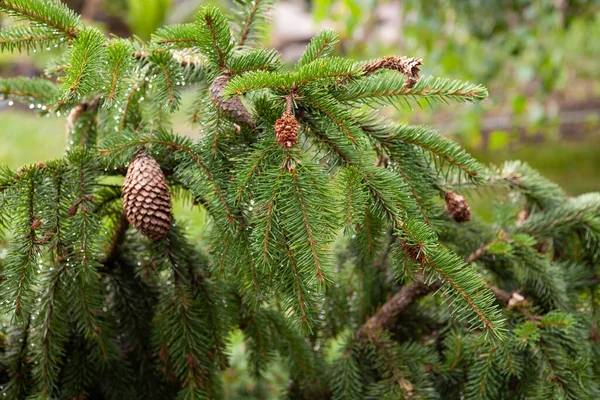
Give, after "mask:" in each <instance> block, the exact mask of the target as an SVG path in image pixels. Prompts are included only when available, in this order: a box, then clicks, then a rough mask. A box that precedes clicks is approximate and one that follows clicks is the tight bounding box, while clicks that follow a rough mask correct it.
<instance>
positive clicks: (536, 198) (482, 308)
mask: <svg viewBox="0 0 600 400" xmlns="http://www.w3.org/2000/svg"><path fill="white" fill-rule="evenodd" d="M270 5H271V3H270V2H269V1H265V0H253V1H242V0H240V1H237V2H236V7H237V8H236V9H235V10H234V12H232V13H231V15H225V14H224V13H223V12H222V11H220V10H219V9H218V8H215V7H205V8H202V9H201V10H200V11H199V13H198V14H197V15H196V17H195V18H194V21H193V22H191V23H188V24H181V25H173V26H167V27H163V28H160V29H159V30H158V31H157V32H156V33H155V34H154V35H153V36H152V39H151V40H150V41H148V42H140V41H139V40H137V39H117V38H112V37H107V36H106V35H104V34H103V33H102V32H100V31H99V30H98V29H96V28H93V27H89V26H86V25H84V24H82V23H81V22H80V19H79V16H77V15H76V14H75V13H73V12H72V11H70V10H69V9H68V8H67V7H65V6H64V5H63V4H62V3H60V2H59V1H58V0H0V11H2V12H5V13H7V14H8V15H9V16H11V17H14V18H15V19H16V20H19V21H20V20H22V21H25V22H24V23H23V24H22V25H21V24H16V25H14V26H11V27H9V28H5V29H2V30H0V49H1V50H5V51H6V50H8V51H25V52H29V51H36V50H40V49H43V48H46V47H49V46H57V47H58V46H63V47H64V52H63V54H62V55H61V56H60V57H59V58H58V59H57V60H55V61H54V62H52V64H51V65H50V66H49V67H48V68H47V70H46V71H45V72H46V73H45V77H42V78H33V79H28V78H2V79H0V94H2V95H3V96H4V98H8V99H10V100H11V101H15V102H22V103H24V104H27V105H33V107H31V108H35V109H37V110H38V111H39V112H40V113H41V114H46V115H48V114H51V115H57V116H61V115H62V116H67V123H66V125H67V130H68V135H69V142H70V145H69V148H68V149H67V151H66V154H65V155H64V157H61V158H59V159H57V160H52V161H48V162H45V163H39V164H33V165H26V166H24V167H22V168H20V169H19V170H18V171H12V170H9V169H6V168H4V169H1V170H0V226H1V227H2V228H3V230H4V233H5V234H6V236H7V238H8V242H9V246H8V248H7V249H6V253H2V254H6V256H5V257H4V256H3V258H2V259H0V274H1V275H0V278H1V289H2V290H1V291H0V308H1V311H2V314H3V315H4V319H5V321H7V324H5V326H4V327H3V328H2V337H1V341H0V343H1V349H0V350H1V351H0V353H1V354H0V390H1V392H2V395H3V396H4V398H7V399H25V398H28V399H29V398H32V399H33V398H35V399H38V398H39V399H59V398H61V399H62V398H68V399H74V398H77V399H81V398H106V399H124V398H126V399H136V398H140V399H202V398H206V399H219V398H222V397H223V396H224V390H223V386H222V382H223V380H222V378H221V376H222V374H223V373H224V372H223V371H226V370H227V369H228V368H229V354H228V348H229V347H228V340H229V338H230V334H231V332H232V331H236V330H237V331H240V332H241V333H242V334H243V336H244V339H245V343H246V349H247V351H246V356H247V358H248V362H249V365H250V369H251V372H252V374H253V376H254V377H255V379H256V381H257V382H260V381H261V379H262V377H263V376H264V374H265V372H266V371H267V370H268V368H269V367H270V366H271V365H272V363H273V362H275V361H276V360H284V365H285V366H286V368H287V369H288V372H289V376H290V382H289V385H287V387H286V390H285V393H282V396H283V397H285V398H290V399H439V398H443V399H524V398H532V399H538V398H539V399H546V398H554V399H563V398H564V399H597V398H599V397H600V384H599V382H600V362H599V360H600V358H599V357H598V355H599V354H600V346H599V345H598V343H600V332H599V331H598V317H599V313H598V308H599V307H600V293H599V292H598V290H599V289H600V287H599V285H598V283H599V282H600V279H599V278H598V271H597V268H598V263H599V262H600V194H597V193H595V194H587V195H582V196H579V197H576V198H569V197H567V196H566V195H565V193H564V192H563V191H562V190H561V189H560V188H559V187H558V186H557V185H555V184H554V183H552V182H549V181H548V180H546V179H544V178H543V177H542V176H540V175H539V174H538V173H537V172H536V171H534V170H532V169H531V168H530V167H529V166H527V165H526V164H523V163H507V164H505V165H503V166H501V167H486V166H483V165H481V164H480V163H479V162H478V161H477V160H475V159H474V158H473V157H471V156H470V155H469V154H468V153H467V152H465V151H464V150H463V149H462V148H461V147H460V146H459V145H457V144H456V143H454V142H452V141H451V140H449V139H447V138H445V137H444V136H442V135H441V134H439V133H438V132H436V131H435V130H433V129H430V128H428V127H425V126H410V125H404V124H398V123H395V122H393V121H390V120H388V119H386V118H385V117H384V116H383V115H382V114H381V113H379V112H378V111H377V109H376V107H375V106H378V105H392V106H396V107H400V106H402V105H404V104H409V105H410V104H412V103H415V102H418V103H419V104H421V103H422V102H452V101H458V102H476V101H480V100H482V99H484V98H485V97H486V96H487V90H486V89H485V88H484V87H483V86H480V85H476V84H471V83H465V82H459V81H452V80H448V79H443V78H435V77H420V76H419V74H420V70H419V67H420V66H421V63H422V60H420V59H418V58H409V57H405V56H403V57H398V56H393V57H387V58H385V59H381V60H372V61H367V62H358V61H354V60H350V59H345V58H339V57H336V56H333V55H332V54H333V53H334V51H335V46H336V43H337V40H338V38H337V35H336V34H335V32H333V31H330V30H325V31H323V32H321V33H319V34H318V35H317V36H315V37H314V38H313V39H312V40H311V41H310V43H309V44H308V46H307V48H306V50H305V52H304V54H303V55H302V56H301V58H300V59H299V61H298V62H297V63H296V64H295V65H290V66H287V67H284V66H283V63H282V62H281V61H280V57H279V54H278V53H277V52H276V51H274V50H266V49H263V48H261V47H258V45H257V43H259V42H260V37H261V34H262V33H263V31H264V27H265V20H264V18H265V16H266V15H267V12H268V9H269V7H270ZM424 64H425V65H426V64H427V60H425V61H424ZM184 88H191V90H193V91H194V93H196V99H195V100H194V101H193V103H192V104H190V105H186V107H189V115H190V123H192V124H194V125H196V126H197V127H198V129H199V131H200V134H201V135H200V138H199V139H197V140H194V139H191V138H189V137H185V136H180V135H177V134H176V133H174V132H173V130H172V127H171V124H170V116H171V114H172V113H173V112H174V111H175V110H177V109H179V108H180V107H182V106H183V104H182V91H183V90H184ZM140 152H145V154H146V157H151V158H153V159H155V160H156V161H157V163H158V164H157V165H160V168H161V169H162V171H163V173H164V176H165V178H164V179H165V180H166V182H168V186H169V188H170V191H171V193H172V195H173V196H174V198H176V199H178V198H179V199H181V198H183V199H192V202H191V203H193V207H200V208H202V209H203V210H205V211H206V214H207V216H208V217H207V221H206V223H205V226H204V232H205V235H203V236H202V237H201V238H196V237H188V235H186V233H185V226H184V224H183V223H181V221H179V220H178V215H177V214H176V213H175V214H174V216H173V222H172V226H171V227H170V229H169V230H168V233H165V235H166V238H164V239H161V240H155V241H151V240H149V239H148V238H146V237H144V236H143V235H142V234H140V232H138V231H136V230H135V227H132V226H130V225H129V222H128V219H127V218H126V217H125V214H124V211H123V200H122V195H123V193H122V189H121V185H120V184H119V183H118V182H119V179H122V177H123V176H124V175H125V174H126V172H127V167H128V165H129V163H130V162H132V161H133V160H134V159H135V157H136V155H138V154H140ZM153 165H154V164H153ZM161 179H163V178H161ZM115 182H117V183H115ZM499 188H500V190H498V189H499ZM137 190H141V188H137ZM480 192H485V193H487V195H488V196H494V195H496V194H498V195H499V197H500V194H501V193H503V192H509V193H510V196H509V197H508V198H507V199H508V200H506V201H504V202H499V203H498V205H497V206H496V208H495V212H494V221H493V222H492V223H489V222H483V221H482V220H481V219H479V218H478V217H477V216H476V215H473V216H471V214H470V208H469V206H468V204H466V203H465V201H466V200H465V199H464V197H463V196H461V195H458V194H457V193H460V194H462V195H464V196H466V197H467V198H469V196H470V195H471V194H472V193H480ZM444 199H446V200H447V199H452V204H448V205H447V206H446V208H444ZM168 204H170V202H169V203H168ZM457 209H458V210H461V213H462V214H461V216H460V218H459V217H457V214H456V213H454V211H453V210H457ZM467 212H468V213H469V215H468V218H467V217H466V216H465V215H466V214H465V213H467ZM468 219H470V221H467V220H468ZM161 232H163V231H161ZM165 232H166V231H165ZM142 233H143V232H142Z"/></svg>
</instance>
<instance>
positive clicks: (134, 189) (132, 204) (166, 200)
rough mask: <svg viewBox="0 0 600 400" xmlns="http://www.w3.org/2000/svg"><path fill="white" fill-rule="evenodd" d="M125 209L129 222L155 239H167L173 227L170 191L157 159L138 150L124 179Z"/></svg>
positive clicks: (151, 238)
mask: <svg viewBox="0 0 600 400" xmlns="http://www.w3.org/2000/svg"><path fill="white" fill-rule="evenodd" d="M123 208H124V209H125V216H126V217H127V220H128V221H129V223H130V224H131V225H133V226H135V228H136V229H137V230H138V231H140V232H141V233H142V235H144V236H147V237H148V238H149V239H150V240H152V241H157V240H160V239H164V238H165V237H166V236H167V234H168V233H169V230H170V229H171V222H172V214H171V193H170V192H169V185H168V184H167V179H166V178H165V174H163V172H162V170H161V169H160V165H158V163H157V162H156V160H155V159H154V158H152V157H150V156H149V155H147V154H146V153H144V152H140V153H138V154H137V155H136V156H135V157H134V158H133V160H132V161H131V164H129V168H128V169H127V175H126V176H125V181H124V182H123Z"/></svg>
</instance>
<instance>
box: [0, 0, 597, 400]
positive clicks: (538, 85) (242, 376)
mask: <svg viewBox="0 0 600 400" xmlns="http://www.w3.org/2000/svg"><path fill="white" fill-rule="evenodd" d="M65 3H67V4H68V5H69V6H70V7H71V8H73V9H74V10H76V11H77V12H79V13H81V14H82V15H83V17H84V19H85V20H86V21H87V22H89V23H93V24H95V25H97V26H99V27H101V28H102V29H103V30H104V31H105V32H107V33H112V34H115V35H117V36H123V37H128V36H131V35H135V36H137V37H139V38H140V40H146V39H148V38H149V37H150V35H151V33H152V32H153V31H154V30H155V29H156V28H157V27H159V26H161V25H163V24H171V23H181V22H187V21H189V20H191V19H192V18H193V15H194V12H195V11H196V10H197V9H198V8H199V7H201V6H203V5H207V4H217V5H220V6H222V7H223V9H224V10H228V9H230V8H231V5H232V4H231V3H230V1H226V0H205V1H197V0H74V1H65ZM10 23H12V21H10V20H9V19H8V18H6V17H5V16H2V17H0V25H2V26H6V25H8V24H10ZM324 27H327V28H334V29H336V30H337V31H338V32H339V33H340V35H341V43H340V45H339V46H338V53H339V55H343V56H348V57H352V58H356V59H372V58H376V57H380V56H383V55H390V54H395V55H408V56H411V57H421V58H423V64H424V65H423V69H422V71H423V72H422V74H423V75H436V76H443V77H449V78H455V79H460V80H469V81H472V82H477V83H481V84H484V85H486V86H487V87H488V88H489V91H490V97H489V99H487V100H486V101H484V102H483V103H481V104H475V105H471V104H469V105H458V106H456V105H436V106H432V107H430V106H429V105H427V104H425V105H424V107H422V108H416V109H414V110H411V109H409V108H405V109H400V110H395V109H392V108H390V109H389V110H385V112H386V113H388V114H389V115H390V116H392V117H394V118H396V119H399V120H402V121H405V122H412V123H424V124H428V125H433V126H435V127H437V128H438V129H439V130H440V132H442V133H443V134H446V135H448V136H450V137H452V138H453V139H454V140H456V141H458V142H460V143H461V144H463V145H464V146H465V147H467V149H468V150H469V151H470V152H472V153H473V154H474V155H475V156H476V157H477V158H479V159H480V160H482V161H484V162H491V163H496V164H499V163H501V162H503V161H504V160H508V159H521V160H524V161H527V162H528V163H530V164H531V165H532V166H533V167H534V168H536V169H538V170H540V171H541V172H542V173H543V174H544V175H546V176H548V177H549V178H551V179H553V180H555V181H557V182H558V183H559V184H561V185H562V186H563V187H564V188H565V190H566V191H567V192H568V193H569V194H571V195H576V194H579V193H583V192H588V191H597V190H600V179H599V178H600V79H599V77H600V40H599V39H598V38H600V0H571V1H569V0H537V1H526V0H389V1H375V0H336V1H331V0H313V1H282V2H279V3H277V4H276V5H275V6H274V7H273V11H272V23H271V25H270V27H269V32H268V37H267V38H266V39H265V45H266V46H269V47H274V48H276V49H278V50H279V51H281V52H282V54H283V58H284V60H286V61H294V60H295V59H296V58H297V57H298V56H299V55H300V53H301V52H302V50H303V48H304V46H305V45H306V43H307V42H308V40H309V39H310V37H311V35H313V34H315V33H316V32H318V31H319V30H320V29H321V28H324ZM55 55H57V53H56V50H54V49H48V51H43V52H38V53H36V54H29V55H27V54H17V53H15V54H10V53H9V54H0V75H1V76H3V77H7V76H15V75H26V76H35V75H39V74H41V73H42V69H43V67H44V66H45V65H46V62H47V61H48V60H49V59H50V58H52V57H53V56H55ZM191 90H192V91H193V89H191ZM192 98H193V92H188V93H186V97H185V99H188V100H191V99H192ZM30 108H33V109H30ZM36 109H37V105H36V104H33V105H30V107H18V106H17V105H13V104H12V103H11V102H10V101H9V100H2V99H1V96H0V164H5V165H8V166H9V167H11V168H18V167H19V166H21V165H23V164H25V163H32V162H38V161H43V160H46V159H51V158H54V157H57V156H60V155H61V154H63V152H64V150H65V148H66V146H68V143H67V140H68V138H67V135H66V134H65V118H64V115H63V116H59V117H56V116H52V117H48V118H40V117H38V116H37V114H36V112H35V111H36ZM187 121H188V118H187V115H186V112H185V107H183V110H181V111H179V112H178V113H177V115H176V116H175V117H174V119H173V130H174V131H175V132H178V133H182V134H188V135H192V136H194V135H197V128H194V127H192V126H191V125H190V124H188V122H187ZM187 210H189V207H186V205H185V204H178V205H177V210H176V211H177V212H178V214H179V215H182V214H183V215H186V216H187V218H188V219H191V221H192V224H190V226H191V228H192V229H193V230H194V233H195V234H196V233H197V234H198V236H201V234H202V231H201V228H199V227H200V226H201V224H200V223H199V222H200V221H202V220H203V215H201V214H199V213H198V212H197V211H196V212H195V214H192V213H191V212H190V211H187ZM196 210H197V208H196ZM195 228H196V229H195ZM231 354H232V368H231V369H230V370H228V371H227V373H226V374H225V376H224V379H225V380H226V382H227V385H226V386H227V391H228V396H229V398H231V399H244V398H252V399H267V398H277V393H278V392H279V391H280V390H281V389H282V387H283V385H285V384H286V381H287V377H286V376H285V374H284V373H283V372H281V371H282V370H283V369H279V368H274V369H273V370H272V372H271V373H270V374H269V375H268V376H267V379H265V380H264V381H261V382H257V381H256V380H254V379H251V377H250V375H249V373H248V371H247V368H246V364H245V360H244V357H243V354H244V343H243V340H242V337H241V335H240V334H234V335H233V337H232V347H231Z"/></svg>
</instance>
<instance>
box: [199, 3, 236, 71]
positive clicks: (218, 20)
mask: <svg viewBox="0 0 600 400" xmlns="http://www.w3.org/2000/svg"><path fill="white" fill-rule="evenodd" d="M195 23H196V25H197V26H198V34H197V39H196V40H197V43H198V46H199V47H200V49H201V50H202V53H203V54H204V55H205V56H206V57H208V58H209V60H210V61H212V62H213V63H214V64H215V65H216V66H218V67H219V68H225V67H226V63H227V58H228V57H229V55H230V53H231V51H232V49H233V43H232V41H231V31H230V28H229V23H228V21H227V19H226V18H225V17H224V16H223V14H221V11H219V9H218V8H216V7H204V8H203V9H202V10H201V11H200V12H199V13H198V15H197V16H196V22H195Z"/></svg>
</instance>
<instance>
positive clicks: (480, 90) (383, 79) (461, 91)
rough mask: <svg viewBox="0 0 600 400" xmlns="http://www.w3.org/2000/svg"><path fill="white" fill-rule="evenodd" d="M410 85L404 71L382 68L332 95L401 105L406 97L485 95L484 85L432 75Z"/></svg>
mask: <svg viewBox="0 0 600 400" xmlns="http://www.w3.org/2000/svg"><path fill="white" fill-rule="evenodd" d="M409 86H410V85H407V84H406V78H405V77H404V76H403V75H399V74H397V73H394V72H384V73H379V74H374V75H371V76H367V77H365V78H363V79H358V80H354V81H351V82H348V83H346V84H345V85H343V86H342V87H341V88H340V90H338V91H337V92H336V93H335V94H334V96H335V97H336V98H337V99H338V100H339V101H341V102H360V103H364V102H380V103H382V104H391V105H395V106H401V105H402V104H403V103H406V101H407V100H409V99H410V100H414V101H417V100H418V99H420V98H423V99H427V100H428V101H434V102H447V101H448V100H453V101H457V102H475V101H480V100H483V99H484V98H486V97H487V95H488V92H487V89H486V88H485V87H483V86H481V85H474V84H471V83H467V82H460V81H451V80H449V79H442V78H435V77H431V76H430V77H426V78H422V79H421V80H420V81H419V82H417V83H416V84H415V85H414V86H413V87H409Z"/></svg>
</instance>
